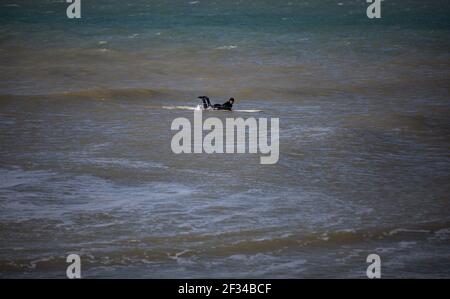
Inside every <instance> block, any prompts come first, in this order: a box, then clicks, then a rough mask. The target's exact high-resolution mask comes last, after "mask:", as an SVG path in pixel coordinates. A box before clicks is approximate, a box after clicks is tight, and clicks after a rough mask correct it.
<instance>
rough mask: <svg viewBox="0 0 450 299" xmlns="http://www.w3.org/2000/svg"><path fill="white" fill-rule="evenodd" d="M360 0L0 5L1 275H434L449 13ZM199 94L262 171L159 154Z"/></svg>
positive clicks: (443, 269) (444, 225) (445, 238)
mask: <svg viewBox="0 0 450 299" xmlns="http://www.w3.org/2000/svg"><path fill="white" fill-rule="evenodd" d="M366 5H367V4H366V3H365V1H294V0H291V1H216V2H214V1H132V2H129V3H126V2H125V1H82V19H80V20H69V19H67V18H66V16H65V10H66V7H67V4H66V3H64V2H61V1H18V0H12V1H9V2H7V3H6V2H5V3H2V4H1V9H0V178H1V181H0V239H1V240H2V241H1V245H0V277H65V269H66V268H65V267H66V265H67V264H66V262H65V257H66V256H67V255H68V254H69V253H72V252H76V253H79V254H80V256H81V259H82V264H83V268H82V269H83V270H82V271H83V272H82V275H83V276H84V277H150V278H158V277H180V278H188V277H239V278H242V277H247V278H254V277H255V278H258V277H266V278H281V277H288V278H316V277H322V278H323V277H335V278H341V277H356V278H360V277H365V270H366V266H367V264H366V262H365V260H366V257H367V255H369V254H371V253H377V254H379V255H380V256H381V259H382V273H383V274H382V275H383V277H414V278H417V277H428V278H436V277H446V278H448V277H449V275H450V272H449V269H450V259H449V244H450V243H449V231H450V218H449V213H448V211H449V207H450V204H449V196H448V194H449V187H450V186H449V171H450V159H449V155H448V149H449V146H450V139H449V136H450V125H449V122H448V115H450V114H449V112H450V104H449V88H448V87H449V74H450V73H449V69H450V68H449V67H450V64H449V62H450V59H449V48H450V40H449V33H450V21H449V18H448V17H447V16H448V14H449V13H450V4H449V3H448V1H428V2H425V1H401V2H399V1H384V2H383V3H382V18H381V19H380V20H369V19H368V18H367V17H366V15H365V10H366ZM204 94H206V95H209V96H210V97H211V98H212V100H213V102H222V101H224V99H227V98H228V97H230V96H234V97H235V98H236V100H237V102H236V107H237V109H261V110H263V112H261V113H260V114H256V115H252V116H255V117H278V118H279V119H280V160H279V162H278V163H277V164H275V165H271V166H267V165H261V164H260V163H259V155H250V154H243V155H212V156H211V155H175V154H173V153H172V151H171V149H170V141H171V138H172V136H173V134H174V132H173V131H171V130H170V125H171V122H172V121H173V119H175V118H176V117H187V118H192V117H193V115H192V114H193V113H192V112H191V111H188V110H176V109H174V110H165V109H163V108H162V107H163V106H180V105H181V106H195V105H197V104H198V100H197V99H196V96H198V95H204ZM209 115H211V116H215V117H220V118H224V117H226V116H228V117H229V115H222V114H218V113H217V112H209V114H206V116H209ZM231 115H232V116H234V117H248V116H249V115H248V114H245V113H240V112H232V114H231ZM206 116H205V117H206Z"/></svg>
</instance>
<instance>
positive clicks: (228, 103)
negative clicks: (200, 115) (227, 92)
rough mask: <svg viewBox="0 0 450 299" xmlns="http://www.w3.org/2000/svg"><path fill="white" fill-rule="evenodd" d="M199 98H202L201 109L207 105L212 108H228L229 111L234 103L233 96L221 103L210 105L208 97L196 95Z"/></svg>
mask: <svg viewBox="0 0 450 299" xmlns="http://www.w3.org/2000/svg"><path fill="white" fill-rule="evenodd" d="M198 98H199V99H202V102H203V109H208V108H209V107H211V108H213V109H214V110H228V111H231V109H232V108H233V104H234V98H230V99H229V100H228V101H226V102H225V103H223V104H214V105H211V102H210V101H209V98H208V97H206V96H201V97H198Z"/></svg>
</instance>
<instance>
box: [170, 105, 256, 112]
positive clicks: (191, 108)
mask: <svg viewBox="0 0 450 299" xmlns="http://www.w3.org/2000/svg"><path fill="white" fill-rule="evenodd" d="M162 108H163V109H167V110H174V109H177V110H203V111H229V110H214V109H203V108H202V107H201V105H198V106H196V107H191V106H162ZM231 112H245V113H258V112H262V110H257V109H247V110H242V109H233V110H232V111H231Z"/></svg>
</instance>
